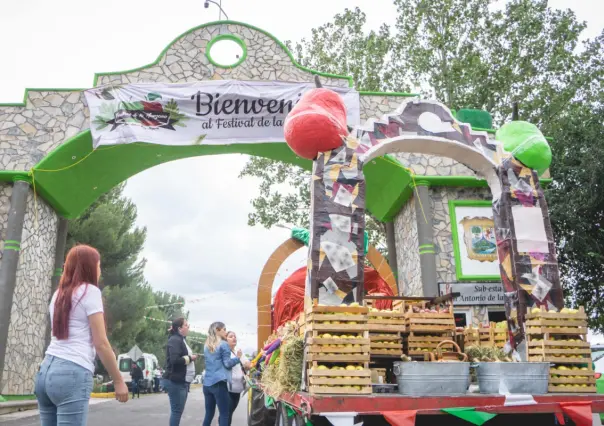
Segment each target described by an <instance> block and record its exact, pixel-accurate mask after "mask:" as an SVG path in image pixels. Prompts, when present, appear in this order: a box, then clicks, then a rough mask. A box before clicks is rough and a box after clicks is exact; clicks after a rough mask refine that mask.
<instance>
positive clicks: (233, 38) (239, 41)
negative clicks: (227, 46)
mask: <svg viewBox="0 0 604 426" xmlns="http://www.w3.org/2000/svg"><path fill="white" fill-rule="evenodd" d="M222 40H230V41H234V42H235V43H237V44H238V45H239V47H241V50H242V53H241V58H239V59H238V60H237V62H235V63H234V64H231V65H223V64H219V63H218V62H216V61H215V60H214V59H213V58H212V55H211V54H210V50H212V46H214V45H215V44H216V43H218V42H219V41H222ZM206 58H208V61H210V63H211V64H212V65H214V66H216V67H218V68H224V69H233V68H235V67H238V66H239V65H241V63H242V62H243V61H245V58H247V45H246V44H245V42H244V41H243V40H242V39H241V38H239V37H237V36H236V35H234V34H219V35H217V36H216V37H214V38H213V39H212V40H210V42H209V43H208V44H207V45H206Z"/></svg>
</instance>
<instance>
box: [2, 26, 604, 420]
mask: <svg viewBox="0 0 604 426" xmlns="http://www.w3.org/2000/svg"><path fill="white" fill-rule="evenodd" d="M223 42H230V43H234V44H235V45H236V46H239V48H240V52H239V54H238V55H236V58H235V59H236V60H235V61H233V62H231V63H229V64H225V63H222V62H220V61H217V60H215V58H214V57H213V56H212V55H213V53H211V51H212V50H213V49H214V48H216V46H218V45H219V44H220V43H223ZM313 76H315V77H316V76H320V77H321V81H322V82H323V83H324V84H325V85H326V87H325V88H314V86H315V85H316V82H315V84H313V82H312V78H313ZM92 86H93V87H92V88H88V89H29V90H27V91H26V93H25V96H24V100H23V102H22V103H16V104H0V140H1V141H2V143H1V144H0V155H1V156H2V161H3V163H2V164H3V166H2V170H0V171H1V172H2V173H0V189H1V190H2V193H3V194H4V196H3V197H1V199H0V205H1V206H2V207H3V209H4V211H5V212H9V213H10V214H7V215H5V218H4V222H3V226H4V228H5V230H6V233H5V235H4V237H3V238H4V240H3V252H2V262H1V264H0V278H1V279H0V290H1V293H2V295H3V298H2V303H0V370H1V372H2V374H1V375H0V392H2V393H3V394H30V393H32V391H33V383H34V376H35V373H36V368H37V367H36V366H37V365H38V363H39V362H40V361H41V359H42V354H43V349H44V346H45V342H46V340H47V336H49V333H46V330H45V327H40V324H44V323H45V322H46V321H47V318H48V312H47V306H48V300H49V298H50V295H51V294H52V293H53V291H54V289H55V288H56V285H57V284H58V277H59V276H60V273H61V268H62V265H63V260H64V248H65V238H66V235H67V220H68V219H71V218H76V217H78V216H79V215H81V214H82V213H83V212H84V211H85V210H86V209H87V208H88V207H89V206H90V205H91V204H92V203H93V202H94V201H95V200H96V199H97V198H98V197H99V196H101V195H102V194H104V193H106V192H107V191H108V190H110V189H111V188H112V187H114V186H115V185H116V184H118V183H120V182H122V181H124V180H126V179H128V178H129V177H131V176H133V175H135V174H137V173H139V172H141V171H144V170H146V169H148V168H151V167H153V166H156V165H159V164H162V163H165V162H168V161H174V160H177V159H181V158H188V157H194V156H203V155H218V154H228V153H241V154H247V155H256V156H261V157H265V158H269V159H273V160H278V161H281V162H284V163H288V164H292V165H297V166H301V167H303V168H305V169H306V170H309V171H310V172H311V178H310V179H309V185H310V189H311V191H310V192H311V215H310V221H309V222H310V229H308V230H307V231H306V236H300V235H297V236H294V235H292V237H293V238H291V239H289V240H288V241H286V242H285V243H283V245H282V246H280V247H279V248H278V249H277V250H276V251H275V253H274V254H273V255H272V256H271V258H270V259H269V262H267V265H266V267H265V269H264V271H263V273H262V276H261V280H260V284H259V286H258V288H259V297H258V306H259V310H258V326H259V333H258V335H259V344H258V346H259V348H260V349H262V351H261V352H260V354H259V358H258V359H256V360H255V370H254V371H253V372H252V374H251V378H250V384H251V385H252V391H251V392H250V419H249V423H250V425H252V426H256V425H259V424H263V425H264V424H268V425H270V424H274V423H275V422H276V424H279V425H280V424H292V423H294V424H296V425H300V424H305V423H306V424H308V422H310V423H311V424H313V425H322V424H327V423H329V424H336V425H352V424H357V423H359V422H364V424H365V425H372V424H385V423H384V422H388V423H390V424H392V425H409V424H414V423H415V422H416V420H417V422H418V424H421V423H429V422H430V421H432V422H435V423H436V424H442V423H443V422H446V423H447V424H453V422H454V421H457V420H456V419H465V420H467V421H470V422H472V423H474V424H482V423H484V422H485V421H487V420H488V421H489V424H497V422H502V423H506V422H509V419H508V418H507V417H506V416H507V415H509V414H510V413H516V414H518V413H522V414H525V415H528V414H529V413H530V415H531V416H530V417H527V419H528V420H530V421H531V423H532V424H538V423H539V421H541V420H543V422H544V423H545V424H551V423H552V422H553V421H554V418H556V419H557V420H556V421H557V422H559V423H564V422H566V423H567V424H571V422H574V423H575V424H591V420H590V419H591V415H592V413H599V412H602V411H604V398H602V397H600V396H599V395H596V394H594V393H593V391H594V386H593V385H594V380H593V371H592V370H591V365H590V360H589V356H588V343H587V341H586V334H587V328H586V317H585V313H584V312H583V311H582V310H581V309H580V308H579V309H578V310H577V311H571V310H569V308H566V307H565V306H564V298H563V294H562V289H561V286H560V277H559V271H558V264H557V260H556V253H555V243H554V238H553V235H552V230H551V224H550V221H549V215H548V209H547V204H546V202H545V198H544V195H543V191H542V187H541V183H542V182H544V179H548V175H547V169H548V166H549V163H550V161H551V152H550V148H549V145H548V142H547V140H546V139H545V138H544V137H543V135H542V134H541V133H540V132H539V130H538V129H537V128H536V127H535V126H534V125H532V124H530V123H525V122H519V121H518V122H511V123H507V124H506V125H504V126H503V127H501V128H500V129H499V130H497V131H495V129H492V126H491V124H492V122H491V120H490V116H488V114H486V115H485V114H484V112H481V111H471V110H459V111H455V112H454V111H451V110H449V109H448V108H447V107H446V106H444V105H442V104H440V103H439V102H436V101H431V100H421V99H419V98H418V97H417V96H415V95H412V94H407V93H378V92H363V91H357V90H356V89H354V88H353V87H352V86H353V85H352V79H351V78H350V77H346V76H338V75H333V74H328V73H321V72H319V71H314V70H309V69H307V68H305V67H303V66H301V65H300V64H298V63H296V61H295V60H294V57H293V55H292V54H291V53H290V52H289V51H288V49H287V48H286V47H285V45H283V44H282V43H280V42H279V41H278V40H277V39H276V38H275V37H273V36H272V35H270V34H268V33H267V32H266V31H263V30H261V29H259V28H255V27H253V26H251V25H248V24H244V23H240V22H233V21H221V22H213V23H207V24H203V25H200V26H199V27H196V28H193V29H191V30H189V31H187V32H186V33H184V34H182V35H180V36H179V37H177V38H176V39H175V40H174V41H172V42H171V43H170V45H169V46H167V47H166V48H165V49H164V50H163V51H162V52H161V53H160V54H159V56H158V57H157V59H156V60H155V61H153V62H152V63H150V64H148V65H144V66H142V67H139V68H135V69H132V70H127V71H122V72H110V73H99V74H96V75H95V78H94V82H93V85H92ZM371 117H380V118H378V119H372V118H371ZM359 123H363V124H359ZM493 136H494V137H493ZM284 139H285V140H286V141H287V145H286V144H285V143H283V142H284ZM288 145H289V146H288ZM217 176H219V174H217ZM171 178H173V179H174V184H175V185H177V184H179V182H178V178H177V177H171ZM451 188H455V189H456V191H450V189H451ZM474 189H477V190H478V189H480V191H476V192H475V193H472V194H469V196H468V193H469V192H470V190H474ZM464 194H465V195H464ZM225 196H228V194H225ZM464 198H465V199H464ZM366 210H367V211H366ZM367 212H369V213H371V214H372V215H373V216H375V217H376V218H377V219H379V220H380V221H383V222H385V223H386V224H387V227H388V228H387V229H390V231H389V239H392V240H394V241H395V242H396V244H395V245H390V244H389V258H390V261H389V262H387V261H386V260H385V259H384V258H383V257H382V256H381V255H380V253H379V252H378V251H377V250H376V249H375V247H371V246H370V245H368V244H367V239H366V237H365V217H366V213H367ZM445 234H447V235H445ZM301 235H304V232H302V233H301ZM451 235H453V236H455V237H456V241H453V242H452V243H451ZM304 244H307V245H308V262H307V267H306V268H305V269H306V270H305V271H304V272H305V274H302V273H300V275H303V278H302V280H299V281H298V282H297V283H298V284H297V287H296V289H297V290H296V291H295V292H294V293H295V295H293V296H291V295H290V296H287V297H285V296H284V297H282V298H277V299H276V301H275V303H274V304H273V301H272V298H271V291H270V289H271V288H272V285H273V281H274V276H275V274H276V273H277V270H278V266H279V264H280V263H281V262H282V260H283V259H284V258H286V257H287V256H288V255H289V254H291V252H292V251H295V250H297V249H300V248H301V247H303V246H304ZM393 248H396V249H397V250H398V253H394V251H393V250H390V249H393ZM451 259H454V260H455V263H454V264H453V263H452V262H451ZM369 264H370V265H371V267H372V269H371V270H369V269H367V268H368V267H369ZM371 274H373V278H371V279H368V278H369V277H370V275H371ZM376 274H377V275H378V276H379V279H378V278H377V277H376ZM51 277H52V278H51ZM301 283H303V284H304V285H303V286H302V285H301ZM384 283H385V284H384ZM466 284H467V285H466ZM32 288H36V289H37V291H35V292H33V293H32V292H31V291H30V290H31V289H32ZM283 291H284V292H285V290H283ZM294 302H295V303H294ZM460 302H461V303H460ZM286 305H288V306H286ZM271 306H272V309H267V307H271ZM460 306H462V307H465V308H464V309H466V308H468V307H469V308H471V309H466V311H467V312H468V314H467V316H466V317H465V318H466V321H465V324H462V323H460V322H458V320H459V319H460V318H461V319H463V318H462V316H463V315H466V314H464V313H462V312H461V311H460ZM491 307H494V308H493V309H492V312H491ZM470 311H472V312H473V315H470V314H469V312H470ZM15 312H18V313H19V315H16V316H15V315H14V313H15ZM275 313H278V321H277V322H276V321H275V315H274V314H275ZM479 314H480V315H479ZM470 316H473V318H470ZM476 318H478V320H477V321H475V319H476ZM470 319H471V320H470ZM501 321H505V322H504V324H503V326H497V325H493V326H491V324H490V322H494V323H497V322H499V323H501ZM466 327H467V328H468V330H467V332H466V330H465V328H466ZM473 328H476V332H475V331H474V329H473ZM23 329H27V330H33V332H32V334H31V336H30V338H28V339H27V341H23V339H21V338H20V337H21V336H22V330H23ZM46 329H47V328H46ZM521 376H522V377H525V378H526V377H529V379H528V380H522V379H521ZM502 378H505V380H503V379H502ZM533 385H536V386H538V389H535V388H534V387H533V388H530V387H529V386H533ZM266 406H269V407H272V410H267V409H266ZM444 413H446V414H444ZM275 414H276V418H272V416H273V415H275ZM432 414H441V415H446V416H455V418H453V417H451V418H446V419H445V420H443V417H442V416H431V417H430V416H428V415H432ZM540 415H543V416H544V417H539V416H540ZM535 416H537V417H535ZM259 418H260V419H259ZM431 419H432V420H431ZM500 419H501V420H500ZM460 421H461V420H460Z"/></svg>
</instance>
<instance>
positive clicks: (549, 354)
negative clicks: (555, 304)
mask: <svg viewBox="0 0 604 426" xmlns="http://www.w3.org/2000/svg"><path fill="white" fill-rule="evenodd" d="M526 318H527V322H526V336H527V350H528V359H529V361H535V362H550V363H553V364H554V366H553V367H551V368H550V379H549V387H548V391H549V392H552V393H595V392H596V387H595V383H596V381H595V376H594V374H595V373H594V371H593V369H592V361H591V349H590V345H589V342H588V341H587V316H586V315H585V311H584V310H583V308H580V309H579V310H578V311H577V312H574V313H560V312H548V311H546V310H545V309H544V308H541V309H539V310H535V311H530V312H528V313H527V315H526Z"/></svg>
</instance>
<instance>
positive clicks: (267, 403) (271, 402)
mask: <svg viewBox="0 0 604 426" xmlns="http://www.w3.org/2000/svg"><path fill="white" fill-rule="evenodd" d="M274 405H275V400H274V399H273V397H272V396H268V395H264V406H265V407H266V408H272V407H273V406H274Z"/></svg>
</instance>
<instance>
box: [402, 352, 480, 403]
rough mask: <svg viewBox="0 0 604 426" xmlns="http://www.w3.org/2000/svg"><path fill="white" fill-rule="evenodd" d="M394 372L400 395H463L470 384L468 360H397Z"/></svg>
mask: <svg viewBox="0 0 604 426" xmlns="http://www.w3.org/2000/svg"><path fill="white" fill-rule="evenodd" d="M394 374H395V375H396V381H397V383H398V393H400V394H401V395H409V396H450V395H465V394H466V392H467V390H468V386H469V385H470V363H469V362H401V361H397V362H395V363H394Z"/></svg>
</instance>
